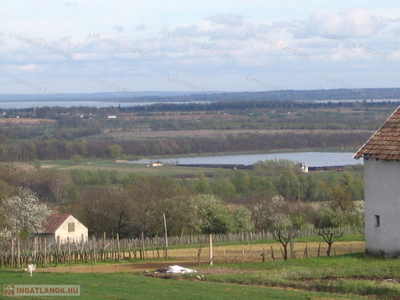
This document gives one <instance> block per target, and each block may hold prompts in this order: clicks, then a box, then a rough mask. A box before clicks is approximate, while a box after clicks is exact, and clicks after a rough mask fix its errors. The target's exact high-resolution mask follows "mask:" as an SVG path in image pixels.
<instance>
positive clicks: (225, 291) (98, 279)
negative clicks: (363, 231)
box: [0, 270, 364, 300]
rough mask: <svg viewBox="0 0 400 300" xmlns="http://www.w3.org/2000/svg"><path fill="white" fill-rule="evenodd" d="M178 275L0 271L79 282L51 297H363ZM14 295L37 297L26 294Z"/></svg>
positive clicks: (14, 278)
mask: <svg viewBox="0 0 400 300" xmlns="http://www.w3.org/2000/svg"><path fill="white" fill-rule="evenodd" d="M178 278H179V279H186V280H166V279H161V278H154V277H148V276H143V275H141V274H137V273H130V272H127V273H108V274H103V273H86V274H77V273H63V274H53V273H37V274H34V275H33V276H32V277H30V276H29V275H28V274H27V273H25V272H23V271H11V270H1V271H0V282H1V283H3V284H21V285H22V284H39V285H42V284H46V285H50V284H53V285H77V284H80V285H81V296H79V297H67V296H60V297H56V296H54V297H51V299H137V300H140V299H143V300H149V299H175V300H180V299H193V300H194V299H215V300H224V299H227V300H231V299H288V298H294V299H300V300H301V299H304V300H305V299H364V298H362V297H358V296H348V295H335V294H329V293H321V292H310V291H294V290H286V289H276V288H265V287H254V286H245V285H237V284H222V283H214V282H204V281H198V280H194V279H193V278H185V277H184V276H183V277H182V276H179V277H176V279H178ZM2 294H3V293H2ZM4 298H7V297H4ZM13 298H14V299H15V298H17V299H18V298H21V299H38V297H29V296H24V297H13Z"/></svg>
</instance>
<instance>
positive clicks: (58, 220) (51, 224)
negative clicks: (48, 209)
mask: <svg viewBox="0 0 400 300" xmlns="http://www.w3.org/2000/svg"><path fill="white" fill-rule="evenodd" d="M69 216H71V215H70V214H53V215H50V216H49V217H48V218H47V219H46V223H45V225H44V233H55V232H56V230H57V229H58V228H60V226H61V225H62V223H64V222H65V221H66V220H67V219H68V217H69Z"/></svg>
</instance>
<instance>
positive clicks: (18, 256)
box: [17, 237, 21, 268]
mask: <svg viewBox="0 0 400 300" xmlns="http://www.w3.org/2000/svg"><path fill="white" fill-rule="evenodd" d="M20 246H21V241H20V239H19V237H18V238H17V259H18V263H17V265H18V268H20V267H21V248H20Z"/></svg>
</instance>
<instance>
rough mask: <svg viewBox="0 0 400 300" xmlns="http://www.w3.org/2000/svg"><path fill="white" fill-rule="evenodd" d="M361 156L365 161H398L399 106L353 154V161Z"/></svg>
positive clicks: (399, 143) (399, 140)
mask: <svg viewBox="0 0 400 300" xmlns="http://www.w3.org/2000/svg"><path fill="white" fill-rule="evenodd" d="M362 156H364V157H365V158H366V159H368V158H380V159H387V160H395V159H396V160H399V159H400V106H399V107H398V108H397V109H396V110H395V111H394V112H393V114H392V115H391V116H390V117H389V118H388V119H387V120H386V122H385V123H383V125H382V126H381V127H380V128H379V129H378V130H377V131H376V132H375V133H374V134H373V135H372V136H371V137H370V138H369V140H368V141H367V142H366V143H365V144H364V145H363V146H362V147H361V148H360V150H358V151H357V153H356V154H354V158H355V159H359V158H360V157H362Z"/></svg>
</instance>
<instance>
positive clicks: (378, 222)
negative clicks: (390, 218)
mask: <svg viewBox="0 0 400 300" xmlns="http://www.w3.org/2000/svg"><path fill="white" fill-rule="evenodd" d="M375 227H381V217H380V216H379V215H375Z"/></svg>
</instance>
